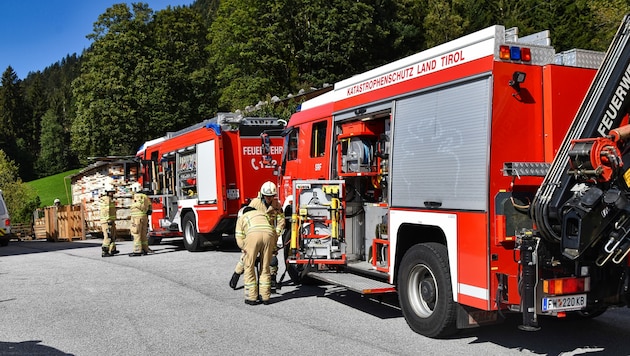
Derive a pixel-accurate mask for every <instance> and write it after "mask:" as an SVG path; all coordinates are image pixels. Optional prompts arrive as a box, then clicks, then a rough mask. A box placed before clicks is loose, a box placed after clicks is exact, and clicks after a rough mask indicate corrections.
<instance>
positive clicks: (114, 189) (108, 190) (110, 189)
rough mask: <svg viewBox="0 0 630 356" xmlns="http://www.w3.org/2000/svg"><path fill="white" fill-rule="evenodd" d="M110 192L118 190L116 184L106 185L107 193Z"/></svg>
mask: <svg viewBox="0 0 630 356" xmlns="http://www.w3.org/2000/svg"><path fill="white" fill-rule="evenodd" d="M110 192H112V193H115V192H116V188H114V186H113V185H111V184H106V185H105V193H110Z"/></svg>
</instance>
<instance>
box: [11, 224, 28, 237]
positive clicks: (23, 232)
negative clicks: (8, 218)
mask: <svg viewBox="0 0 630 356" xmlns="http://www.w3.org/2000/svg"><path fill="white" fill-rule="evenodd" d="M11 232H12V233H13V236H15V238H16V239H17V240H18V241H20V240H26V239H27V240H31V239H32V238H33V226H32V225H31V224H12V225H11Z"/></svg>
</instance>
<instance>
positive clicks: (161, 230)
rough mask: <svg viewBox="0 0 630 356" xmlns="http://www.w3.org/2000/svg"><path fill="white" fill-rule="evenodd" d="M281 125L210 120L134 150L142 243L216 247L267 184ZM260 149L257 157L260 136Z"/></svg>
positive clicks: (226, 116)
mask: <svg viewBox="0 0 630 356" xmlns="http://www.w3.org/2000/svg"><path fill="white" fill-rule="evenodd" d="M284 124H285V122H284V121H282V120H279V119H277V118H260V117H243V116H242V115H240V114H235V113H219V114H218V115H217V117H215V118H212V119H208V120H205V121H203V122H200V123H198V124H195V125H192V126H190V127H187V128H184V129H182V130H179V131H177V132H170V133H167V134H166V135H165V136H163V137H160V138H157V139H154V140H150V141H147V142H146V143H145V144H144V145H143V146H142V147H141V148H140V149H139V150H138V152H137V155H136V157H137V158H138V159H139V160H140V162H141V173H142V174H141V176H142V179H141V181H142V185H143V187H145V188H147V189H149V190H150V191H151V194H150V195H149V197H150V198H151V200H152V214H151V215H150V219H149V220H150V221H149V225H150V226H149V243H150V244H156V243H159V242H160V241H161V240H162V239H163V238H165V237H182V238H183V241H184V245H185V247H186V249H188V250H189V251H199V250H203V249H205V248H208V247H217V246H219V245H220V243H221V241H222V239H223V235H224V234H233V233H234V226H235V222H236V215H237V213H238V210H239V209H240V208H241V206H242V205H243V204H247V203H249V200H251V199H253V198H255V197H256V196H257V193H258V190H259V189H260V186H261V185H262V184H263V183H264V182H265V181H268V180H275V179H276V177H275V176H274V173H275V172H274V167H275V166H277V165H278V162H279V161H280V158H281V154H282V138H281V136H280V134H281V132H282V129H283V128H284ZM263 132H266V133H265V134H264V135H263V136H264V138H265V142H266V146H265V148H266V149H267V151H265V152H263V151H262V146H261V144H260V140H261V134H262V133H263Z"/></svg>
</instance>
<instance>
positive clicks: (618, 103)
mask: <svg viewBox="0 0 630 356" xmlns="http://www.w3.org/2000/svg"><path fill="white" fill-rule="evenodd" d="M629 41H630V15H626V16H625V17H624V19H623V21H622V23H621V26H620V27H619V29H618V30H617V33H616V34H615V36H614V38H613V41H612V43H611V45H610V47H609V49H608V51H607V53H606V56H605V58H604V61H603V63H602V65H601V67H600V69H599V70H598V72H597V74H596V76H595V78H594V79H593V82H592V84H591V87H590V88H589V90H588V92H587V94H586V97H585V99H584V101H583V102H582V105H581V106H580V109H579V111H578V112H577V114H576V116H575V119H574V120H573V123H572V124H571V127H570V128H569V130H568V132H567V134H566V136H565V138H564V141H563V142H562V145H561V146H560V149H559V150H558V154H557V155H556V157H555V158H554V160H553V163H552V164H551V167H550V168H549V171H548V173H547V175H546V176H545V178H544V180H543V183H542V185H541V187H540V188H539V189H538V191H537V193H536V196H535V198H534V201H533V204H532V211H531V212H532V218H533V220H534V222H535V223H536V225H537V227H538V229H539V231H540V233H541V234H542V236H543V238H545V239H547V240H550V241H556V242H560V241H561V240H562V236H561V226H562V225H561V222H562V213H561V210H562V206H563V205H564V204H565V202H566V201H567V200H568V199H569V198H570V196H571V193H572V189H573V187H574V185H575V184H576V183H577V182H576V178H575V176H573V175H570V174H567V171H568V169H569V154H570V151H571V148H572V146H573V142H574V140H577V139H583V138H592V137H598V136H606V135H607V134H608V132H609V131H610V130H611V129H614V128H617V127H619V125H620V123H621V121H622V119H623V118H624V117H625V115H626V114H627V113H628V110H629V107H630V98H629V97H630V95H629V94H630V44H629Z"/></svg>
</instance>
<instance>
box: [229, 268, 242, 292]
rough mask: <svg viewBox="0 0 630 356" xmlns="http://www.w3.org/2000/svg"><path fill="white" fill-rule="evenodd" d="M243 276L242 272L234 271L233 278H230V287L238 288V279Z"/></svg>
mask: <svg viewBox="0 0 630 356" xmlns="http://www.w3.org/2000/svg"><path fill="white" fill-rule="evenodd" d="M240 277H241V275H240V274H238V273H236V272H234V273H232V279H230V288H232V289H236V283H238V279H239V278H240Z"/></svg>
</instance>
